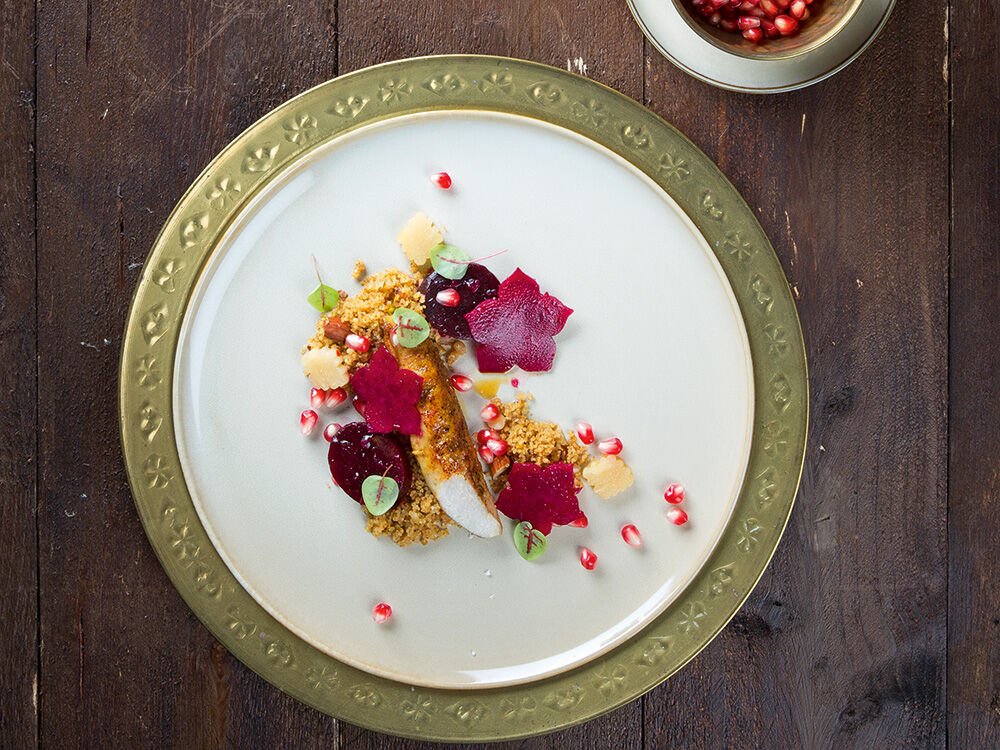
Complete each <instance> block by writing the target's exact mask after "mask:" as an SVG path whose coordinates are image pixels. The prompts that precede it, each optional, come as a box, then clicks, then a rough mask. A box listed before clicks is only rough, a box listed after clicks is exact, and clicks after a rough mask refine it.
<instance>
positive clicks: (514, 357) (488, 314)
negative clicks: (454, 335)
mask: <svg viewBox="0 0 1000 750" xmlns="http://www.w3.org/2000/svg"><path fill="white" fill-rule="evenodd" d="M572 312H573V310H572V309H570V308H568V307H566V305H564V304H563V303H562V302H560V301H559V300H558V299H556V298H555V297H553V296H552V295H551V294H542V293H541V292H540V291H539V288H538V282H537V281H535V280H534V279H533V278H531V277H530V276H528V275H527V274H526V273H524V272H523V271H522V270H521V269H520V268H518V269H517V270H516V271H514V273H512V274H511V275H510V276H508V277H507V278H506V279H505V280H504V282H503V283H502V284H501V285H500V290H499V292H498V295H497V298H496V299H488V300H486V301H485V302H482V303H480V304H479V305H478V306H477V307H476V309H475V310H473V311H472V312H470V313H467V314H466V316H465V319H466V321H468V323H469V330H470V331H471V332H472V338H474V339H475V340H476V342H477V343H478V344H479V348H478V349H477V350H476V358H477V359H478V362H479V370H480V371H481V372H507V370H509V369H510V368H511V367H513V366H514V365H517V366H518V367H520V368H521V369H522V370H525V371H527V372H544V371H545V370H548V369H550V368H551V367H552V361H553V360H554V359H555V356H556V342H555V341H554V340H553V339H552V337H553V336H555V335H556V334H557V333H559V332H560V331H561V330H562V329H563V326H565V325H566V320H567V319H568V318H569V316H570V314H571V313H572Z"/></svg>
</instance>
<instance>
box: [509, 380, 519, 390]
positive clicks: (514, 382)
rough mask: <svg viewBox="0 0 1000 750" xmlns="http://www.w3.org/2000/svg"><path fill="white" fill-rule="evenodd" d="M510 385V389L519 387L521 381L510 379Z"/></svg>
mask: <svg viewBox="0 0 1000 750" xmlns="http://www.w3.org/2000/svg"><path fill="white" fill-rule="evenodd" d="M510 385H511V387H512V388H517V387H518V386H520V385H521V381H520V380H518V379H517V378H511V379H510Z"/></svg>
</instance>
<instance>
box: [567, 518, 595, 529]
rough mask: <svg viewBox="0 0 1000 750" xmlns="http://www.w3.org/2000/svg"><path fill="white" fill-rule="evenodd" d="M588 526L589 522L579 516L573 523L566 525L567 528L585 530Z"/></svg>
mask: <svg viewBox="0 0 1000 750" xmlns="http://www.w3.org/2000/svg"><path fill="white" fill-rule="evenodd" d="M589 524H590V521H588V520H587V517H586V516H580V517H579V518H578V519H576V520H575V521H570V522H569V524H568V525H569V526H575V527H576V528H578V529H585V528H587V526H588V525H589Z"/></svg>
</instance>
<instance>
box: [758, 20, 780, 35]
mask: <svg viewBox="0 0 1000 750" xmlns="http://www.w3.org/2000/svg"><path fill="white" fill-rule="evenodd" d="M760 28H761V31H763V32H764V36H766V37H767V38H768V39H774V37H776V36H781V32H780V31H778V27H777V26H775V25H774V23H773V22H772V21H768V20H767V19H766V18H762V19H761V20H760Z"/></svg>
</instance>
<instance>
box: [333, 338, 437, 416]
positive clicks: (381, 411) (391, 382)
mask: <svg viewBox="0 0 1000 750" xmlns="http://www.w3.org/2000/svg"><path fill="white" fill-rule="evenodd" d="M423 386H424V379H423V378H422V377H420V376H419V375H417V373H415V372H413V371H412V370H405V369H402V368H400V366H399V363H397V362H396V358H395V357H393V356H392V354H390V353H389V350H388V349H386V348H385V347H384V346H381V347H379V350H378V351H377V352H375V354H374V355H373V356H372V358H371V360H370V361H369V362H368V364H367V365H365V366H364V367H362V368H361V369H360V370H358V371H357V372H355V373H354V374H353V375H352V376H351V387H352V388H353V389H354V392H355V393H356V394H357V397H358V399H359V400H360V401H362V402H363V403H364V405H365V407H364V417H365V421H366V422H367V423H368V426H369V427H371V428H372V429H373V430H374V431H375V432H392V431H393V430H399V432H402V433H404V434H406V435H419V434H420V410H419V409H417V402H418V401H419V400H420V394H421V391H422V389H423Z"/></svg>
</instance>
